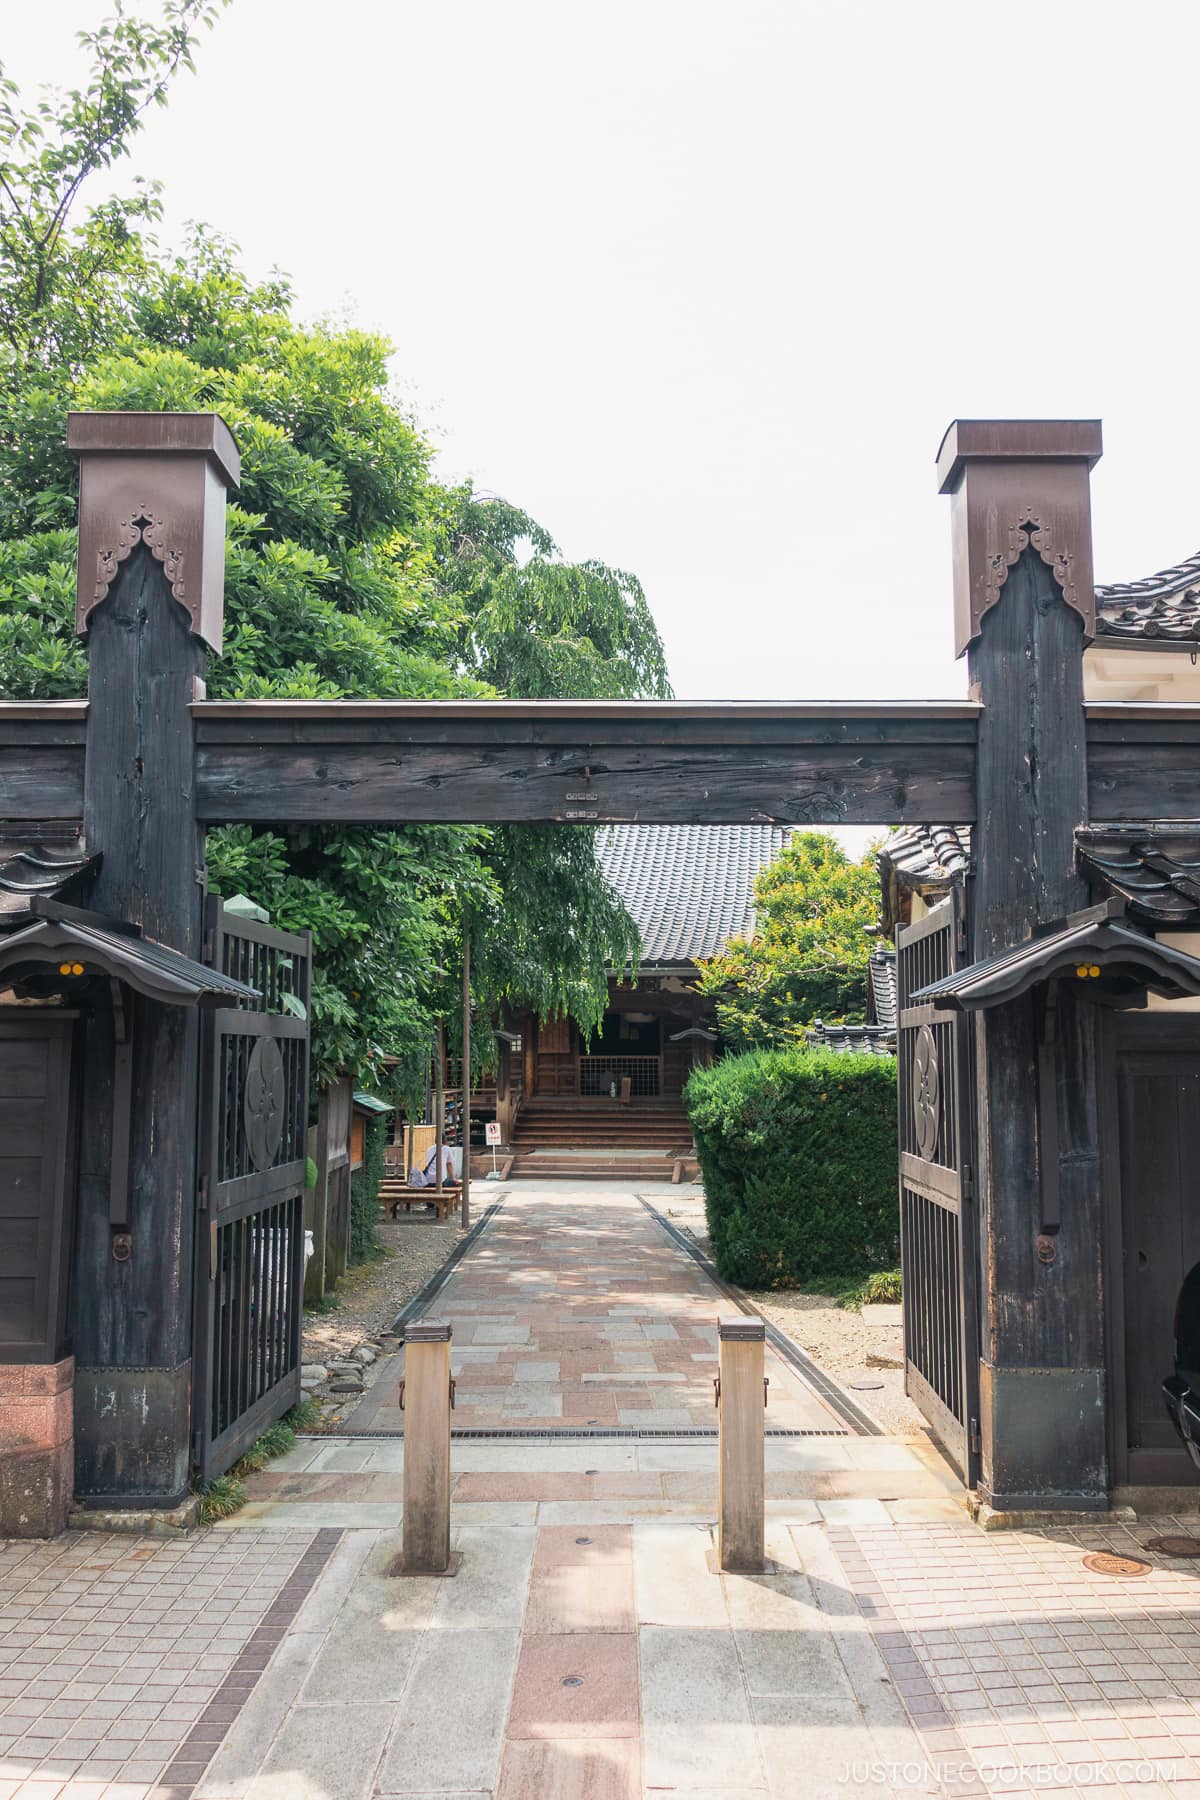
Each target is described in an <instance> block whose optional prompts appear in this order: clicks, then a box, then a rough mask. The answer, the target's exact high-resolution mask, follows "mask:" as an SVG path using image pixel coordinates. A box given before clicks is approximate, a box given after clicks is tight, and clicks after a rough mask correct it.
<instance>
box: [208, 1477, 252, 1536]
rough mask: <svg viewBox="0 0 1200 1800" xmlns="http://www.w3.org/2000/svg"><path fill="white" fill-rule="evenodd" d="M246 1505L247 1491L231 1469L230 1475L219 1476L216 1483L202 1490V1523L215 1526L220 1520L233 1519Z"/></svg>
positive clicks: (210, 1483)
mask: <svg viewBox="0 0 1200 1800" xmlns="http://www.w3.org/2000/svg"><path fill="white" fill-rule="evenodd" d="M245 1504H246V1490H245V1488H244V1487H243V1486H242V1483H241V1482H240V1480H239V1479H238V1477H237V1475H236V1473H235V1472H234V1471H233V1470H232V1469H231V1470H230V1471H229V1473H228V1475H218V1476H217V1478H216V1480H215V1481H210V1482H209V1484H208V1486H207V1487H204V1488H201V1489H200V1523H201V1525H215V1524H216V1522H217V1520H218V1519H228V1518H230V1517H232V1515H233V1514H234V1513H235V1512H239V1511H240V1510H241V1508H242V1507H243V1506H245Z"/></svg>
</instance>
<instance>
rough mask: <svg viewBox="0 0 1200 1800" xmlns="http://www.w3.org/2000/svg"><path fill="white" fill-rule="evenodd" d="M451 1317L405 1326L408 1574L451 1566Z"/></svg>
mask: <svg viewBox="0 0 1200 1800" xmlns="http://www.w3.org/2000/svg"><path fill="white" fill-rule="evenodd" d="M451 1331H452V1328H451V1325H450V1322H449V1320H448V1319H418V1320H416V1321H415V1323H414V1324H412V1325H406V1326H405V1328H404V1386H403V1391H402V1393H401V1396H400V1404H401V1406H402V1407H403V1408H404V1529H403V1544H402V1547H401V1551H400V1569H401V1571H402V1572H403V1573H404V1574H405V1575H445V1574H446V1573H447V1571H448V1570H449V1568H450V1560H451V1559H450V1405H451V1381H450V1338H451Z"/></svg>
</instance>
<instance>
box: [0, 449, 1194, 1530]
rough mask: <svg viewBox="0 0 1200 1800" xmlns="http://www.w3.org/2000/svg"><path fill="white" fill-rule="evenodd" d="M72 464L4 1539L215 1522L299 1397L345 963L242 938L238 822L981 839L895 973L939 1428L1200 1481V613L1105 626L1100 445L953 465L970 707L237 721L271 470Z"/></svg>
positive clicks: (371, 709) (998, 454) (1065, 1480)
mask: <svg viewBox="0 0 1200 1800" xmlns="http://www.w3.org/2000/svg"><path fill="white" fill-rule="evenodd" d="M70 442H71V444H72V446H73V448H74V449H75V451H76V453H77V454H78V456H79V459H80V464H81V493H80V543H79V606H78V623H79V628H80V630H81V632H83V633H84V634H85V635H86V638H87V646H88V658H89V693H88V698H87V700H86V702H84V701H79V702H75V701H70V702H58V703H48V704H31V703H22V702H7V703H0V845H2V846H3V851H2V853H0V892H4V893H7V894H9V895H10V896H11V895H12V894H14V893H16V895H17V901H16V903H15V904H13V905H11V906H10V905H9V904H8V901H4V902H0V913H2V914H3V916H4V917H5V918H6V920H7V923H6V925H5V927H4V928H3V934H2V935H0V992H2V993H3V995H4V996H5V1000H4V1004H3V1005H0V1127H2V1130H0V1247H2V1251H3V1254H2V1255H0V1468H2V1470H3V1475H2V1478H0V1530H7V1531H18V1532H33V1531H47V1530H53V1529H55V1528H57V1527H58V1526H59V1525H61V1523H62V1521H63V1518H64V1517H65V1515H66V1510H67V1507H68V1506H69V1504H70V1503H71V1499H72V1495H73V1494H74V1496H75V1498H76V1501H77V1503H78V1504H82V1505H85V1506H91V1507H104V1506H108V1507H113V1506H116V1507H124V1508H146V1507H153V1508H159V1509H162V1508H170V1507H172V1506H176V1505H178V1504H179V1502H180V1501H181V1500H183V1499H184V1498H185V1497H186V1494H187V1491H188V1486H189V1482H190V1480H191V1479H192V1476H193V1474H194V1472H195V1471H196V1470H200V1471H202V1472H207V1473H211V1472H213V1471H214V1470H216V1469H218V1468H220V1467H221V1466H227V1464H228V1462H229V1461H231V1460H232V1458H233V1456H234V1455H236V1453H237V1449H238V1447H239V1446H240V1445H241V1444H242V1443H243V1442H245V1441H247V1434H250V1435H253V1433H254V1432H256V1431H257V1430H260V1429H261V1427H262V1424H263V1423H264V1422H265V1421H266V1420H267V1419H268V1418H270V1417H273V1416H276V1415H277V1414H278V1412H280V1411H282V1410H283V1408H284V1407H285V1406H286V1405H287V1404H288V1403H289V1401H290V1399H291V1398H292V1397H293V1395H294V1393H295V1391H296V1383H297V1375H298V1351H299V1297H300V1286H301V1282H302V1276H303V1263H302V1243H301V1238H302V1215H301V1210H300V1209H301V1204H302V1193H303V1181H304V1127H305V1125H306V1122H307V1026H306V1018H307V1010H306V1009H307V991H308V988H307V984H308V980H309V971H308V946H307V943H306V942H305V941H304V940H303V939H301V938H287V937H285V936H284V934H282V933H275V932H273V931H272V930H271V928H270V927H267V926H263V925H261V924H255V923H253V922H251V921H246V920H234V919H231V918H230V917H229V916H228V915H227V914H226V913H225V911H224V909H222V908H221V906H220V903H219V901H217V900H216V899H215V897H212V896H208V895H207V894H206V881H205V869H204V833H205V828H206V826H208V825H209V824H214V823H219V822H223V821H230V822H232V821H250V822H261V823H264V824H276V825H281V826H284V825H287V824H289V823H301V824H303V823H317V822H321V821H323V820H326V821H334V820H336V821H338V822H340V823H349V822H363V823H371V822H383V823H404V822H408V821H419V820H433V821H439V820H440V821H446V822H453V821H470V822H490V821H496V822H517V821H525V820H528V821H531V822H541V823H555V822H562V823H578V822H580V821H581V820H588V821H591V822H594V823H595V824H597V825H623V824H636V825H646V824H656V825H667V826H676V825H714V824H718V825H747V824H749V825H756V824H766V825H769V826H771V827H781V828H782V827H786V826H789V825H791V826H795V825H811V824H832V825H841V824H900V825H903V826H906V827H909V826H911V827H922V828H924V827H928V828H933V829H937V830H939V831H947V830H950V829H951V828H955V829H957V828H963V827H967V828H970V838H969V847H968V848H967V850H966V853H965V856H964V858H963V859H962V861H961V863H960V866H958V867H956V868H954V869H953V870H951V871H949V876H950V879H949V882H948V885H947V887H946V891H945V892H944V893H943V895H942V896H941V897H940V899H939V898H938V897H937V896H931V897H932V898H933V899H934V901H935V903H934V904H932V905H927V907H926V910H925V912H924V913H923V915H921V916H917V912H916V909H915V908H910V909H909V915H908V918H907V922H906V923H904V924H903V925H902V927H901V928H900V929H899V930H898V932H897V946H896V948H897V1020H896V1030H897V1034H898V1041H899V1061H900V1075H901V1085H900V1094H901V1097H900V1117H899V1149H898V1160H899V1171H900V1204H901V1223H902V1234H903V1245H904V1260H905V1288H906V1303H905V1304H906V1335H907V1344H906V1351H907V1361H908V1376H909V1386H910V1391H911V1392H912V1393H913V1394H914V1396H915V1397H916V1398H917V1400H918V1402H919V1403H920V1404H921V1406H922V1408H923V1409H924V1411H925V1413H926V1416H927V1417H928V1419H929V1421H930V1424H931V1426H932V1428H933V1429H934V1431H935V1432H936V1433H937V1435H938V1437H939V1438H940V1440H941V1442H942V1443H943V1444H944V1445H945V1447H946V1450H947V1454H948V1455H950V1456H951V1457H952V1458H953V1459H954V1461H955V1462H956V1464H957V1466H958V1467H959V1469H960V1470H961V1473H962V1476H963V1479H964V1482H965V1483H966V1484H967V1485H968V1486H969V1487H970V1488H972V1489H973V1490H974V1491H975V1492H976V1493H977V1494H978V1496H979V1498H980V1500H981V1502H982V1503H984V1504H986V1505H988V1506H990V1507H992V1508H994V1509H995V1510H997V1511H999V1512H1019V1511H1021V1510H1022V1509H1025V1508H1028V1507H1039V1508H1058V1509H1068V1510H1077V1509H1080V1508H1085V1509H1092V1510H1096V1509H1103V1508H1104V1507H1106V1506H1107V1505H1108V1504H1109V1502H1110V1499H1111V1498H1112V1496H1113V1495H1114V1494H1120V1492H1121V1491H1122V1489H1123V1488H1124V1487H1125V1486H1127V1485H1128V1484H1135V1485H1137V1484H1141V1485H1145V1484H1151V1485H1159V1486H1163V1485H1166V1486H1172V1487H1173V1486H1180V1485H1183V1484H1184V1483H1188V1484H1190V1483H1191V1482H1192V1480H1193V1471H1192V1470H1191V1466H1190V1464H1188V1463H1187V1461H1186V1459H1185V1458H1184V1456H1183V1453H1182V1451H1179V1450H1177V1448H1176V1446H1175V1444H1174V1443H1173V1441H1172V1440H1171V1438H1170V1435H1169V1432H1168V1431H1167V1429H1166V1428H1165V1422H1164V1418H1163V1416H1162V1415H1161V1414H1160V1413H1159V1411H1158V1410H1157V1408H1156V1405H1155V1396H1154V1393H1153V1391H1152V1390H1153V1384H1154V1381H1155V1380H1156V1379H1157V1378H1158V1377H1160V1376H1161V1375H1162V1374H1165V1373H1166V1372H1167V1369H1168V1367H1169V1365H1170V1357H1171V1342H1170V1339H1171V1324H1170V1313H1171V1309H1172V1306H1173V1299H1174V1292H1175V1291H1176V1289H1177V1286H1178V1283H1179V1282H1180V1281H1181V1280H1182V1277H1183V1275H1184V1274H1185V1273H1186V1270H1187V1268H1188V1267H1189V1266H1190V1265H1191V1263H1192V1262H1194V1261H1196V1260H1200V1203H1198V1199H1197V1192H1196V1186H1195V1177H1194V1170H1195V1168H1196V1166H1197V1164H1196V1158H1195V1156H1194V1155H1193V1154H1192V1151H1193V1148H1194V1146H1193V1137H1194V1135H1195V1133H1196V1131H1197V1129H1198V1127H1197V1124H1196V1121H1197V1118H1200V1109H1198V1108H1197V1107H1196V1105H1195V1098H1196V1096H1197V1094H1200V1014H1198V1013H1197V1012H1196V1010H1195V1005H1194V1003H1195V1002H1196V1000H1197V999H1198V998H1200V957H1197V956H1196V955H1195V954H1193V950H1194V949H1195V947H1196V946H1195V945H1194V943H1193V942H1192V938H1191V935H1190V934H1191V930H1192V927H1193V924H1194V923H1197V922H1200V919H1198V918H1197V915H1196V914H1195V913H1194V911H1193V909H1194V908H1195V907H1196V905H1197V901H1198V899H1200V887H1198V886H1197V875H1196V871H1197V869H1198V868H1200V696H1197V694H1196V693H1195V691H1194V689H1193V688H1192V687H1191V686H1190V685H1189V682H1188V679H1187V670H1186V669H1185V668H1184V663H1185V661H1187V660H1188V659H1189V658H1190V655H1191V645H1192V643H1193V642H1198V641H1200V638H1198V637H1197V632H1196V627H1195V625H1194V624H1193V617H1194V611H1193V609H1194V608H1195V606H1196V600H1197V597H1198V596H1200V587H1197V588H1196V589H1195V590H1194V589H1193V586H1192V583H1193V579H1194V577H1195V575H1196V571H1195V570H1193V569H1191V568H1190V567H1183V568H1181V569H1180V570H1176V571H1172V572H1169V573H1168V575H1166V576H1164V577H1161V578H1156V580H1155V581H1151V582H1149V583H1134V584H1131V586H1130V587H1129V588H1128V589H1124V590H1114V589H1100V590H1099V591H1098V590H1097V589H1096V587H1095V584H1094V580H1093V572H1092V547H1091V524H1090V498H1089V474H1090V470H1091V468H1092V466H1093V464H1094V463H1095V461H1096V459H1097V458H1098V456H1099V455H1100V448H1101V445H1100V429H1099V426H1098V424H1097V423H1095V422H1094V421H1086V420H1083V421H1080V420H1073V421H1035V422H1028V421H992V422H980V421H970V420H966V421H959V422H958V423H957V424H956V425H955V426H952V427H951V429H950V431H949V432H948V433H947V436H946V439H945V441H944V443H943V445H942V448H941V451H940V453H939V459H938V477H939V482H940V485H941V488H942V491H943V492H944V493H945V494H946V495H947V496H948V497H949V501H950V511H951V519H952V538H953V566H954V590H955V630H956V639H957V647H958V650H959V652H960V654H961V655H962V656H964V657H965V659H966V663H967V686H968V692H969V696H970V697H969V698H968V699H966V700H964V701H961V702H928V703H911V702H908V703H901V702H897V703H889V702H886V701H852V702H844V703H832V702H830V703H816V704H809V703H804V702H765V703H761V704H760V703H750V702H747V703H717V702H712V703H709V702H682V701H677V702H657V701H654V702H609V701H564V702H558V701H542V702H522V701H492V702H488V701H449V702H411V701H402V702H401V701H343V702H325V701H322V702H293V701H255V702H212V701H208V700H206V698H205V693H204V670H205V664H206V660H207V659H208V658H209V657H218V656H219V655H220V653H221V635H222V554H223V509H224V500H225V493H226V491H227V489H229V488H230V487H234V486H236V483H237V480H238V461H237V450H236V446H235V445H234V443H233V440H232V438H231V436H230V434H229V433H228V431H227V430H226V429H225V427H224V426H223V425H222V423H221V421H220V420H218V419H215V418H213V417H211V416H208V415H182V416H174V415H127V414H115V415H107V414H95V415H83V416H79V417H76V418H74V419H73V420H72V422H71V427H70ZM867 486H868V489H869V471H868V482H867ZM1113 622H1115V626H1116V627H1119V628H1113ZM1138 639H1144V640H1145V642H1146V643H1149V644H1150V645H1151V646H1152V648H1151V649H1149V650H1148V649H1146V648H1144V647H1143V648H1141V649H1134V648H1131V652H1130V654H1131V656H1134V657H1136V656H1139V655H1140V656H1142V657H1144V658H1145V664H1144V667H1145V669H1146V671H1147V674H1146V677H1145V679H1144V680H1141V681H1139V679H1138V678H1137V677H1136V676H1132V677H1131V676H1129V675H1128V674H1120V673H1118V674H1117V675H1114V674H1113V673H1112V666H1111V658H1112V655H1113V654H1114V642H1116V641H1118V640H1119V641H1120V642H1122V643H1129V644H1130V645H1131V646H1132V644H1133V643H1134V642H1135V640H1138ZM1174 643H1179V644H1182V645H1183V646H1184V649H1183V651H1180V652H1178V653H1175V652H1172V651H1171V650H1170V649H1169V648H1168V646H1169V645H1171V644H1174ZM1164 655H1165V656H1172V655H1175V656H1176V657H1177V664H1178V666H1177V667H1176V665H1175V664H1172V665H1171V667H1170V668H1169V669H1168V670H1166V671H1165V672H1164V671H1163V670H1162V669H1160V668H1158V667H1157V663H1158V662H1161V660H1162V657H1163V656H1164ZM1089 658H1090V659H1091V660H1092V662H1104V661H1105V659H1107V661H1108V664H1109V673H1108V674H1107V675H1105V676H1103V679H1104V680H1107V681H1109V683H1110V686H1109V688H1108V690H1107V692H1103V691H1101V690H1099V689H1093V690H1092V692H1093V695H1095V696H1096V697H1089V688H1088V679H1087V675H1086V670H1087V667H1088V659H1089ZM1141 666H1143V665H1139V667H1141ZM1168 676H1170V680H1167V677H1168ZM1176 676H1178V677H1179V680H1178V681H1176V680H1175V677H1176ZM1099 678H1100V677H1098V679H1099ZM1163 682H1165V683H1166V685H1165V686H1160V685H1157V684H1159V683H1163ZM1114 683H1115V685H1116V688H1117V689H1121V688H1122V683H1124V684H1125V685H1126V687H1127V688H1128V691H1124V690H1122V691H1119V692H1114V687H1113V684H1114ZM1176 694H1178V695H1179V696H1180V697H1178V698H1176V697H1174V696H1175V695H1176ZM1164 695H1165V697H1163V696H1164ZM962 841H963V840H960V843H961V842H962ZM6 907H7V912H6V913H5V912H4V908H6ZM643 998H644V999H645V1004H635V1006H634V1007H633V1008H632V1009H629V1010H632V1011H636V1012H647V1013H653V1012H654V1008H653V1007H652V1006H651V1005H650V1003H649V999H648V998H647V997H645V996H644V997H643ZM620 1012H621V1009H620V1008H616V1007H614V1013H615V1014H616V1015H617V1016H618V1019H619V1016H620ZM625 1017H626V1021H627V1023H629V1022H632V1023H636V1022H637V1021H629V1020H628V1012H626V1014H625ZM619 1029H620V1027H619V1024H618V1030H619ZM620 1041H621V1042H622V1043H623V1044H628V1042H629V1040H627V1039H622V1040H620ZM639 1041H640V1040H639ZM571 1053H572V1050H571V1047H570V1046H567V1047H565V1048H564V1049H563V1050H556V1049H554V1048H553V1046H552V1042H551V1043H550V1044H547V1043H546V1042H544V1041H539V1042H535V1055H537V1056H538V1057H539V1058H540V1057H541V1056H543V1055H544V1056H545V1057H546V1058H547V1059H550V1058H553V1057H555V1056H560V1055H567V1056H569V1055H570V1054H571ZM545 1075H546V1080H547V1082H549V1081H550V1079H551V1068H550V1063H549V1061H547V1064H546V1070H545ZM560 1078H561V1070H559V1071H558V1072H557V1073H555V1075H554V1076H553V1079H555V1080H558V1079H560ZM575 1078H576V1079H578V1080H579V1081H580V1082H582V1080H583V1076H582V1074H579V1075H577V1076H576V1077H575ZM535 1079H540V1071H539V1070H535ZM661 1079H662V1080H663V1081H664V1082H665V1081H666V1080H667V1079H668V1077H667V1075H666V1073H665V1065H664V1072H663V1075H662V1076H661ZM610 1097H611V1096H610Z"/></svg>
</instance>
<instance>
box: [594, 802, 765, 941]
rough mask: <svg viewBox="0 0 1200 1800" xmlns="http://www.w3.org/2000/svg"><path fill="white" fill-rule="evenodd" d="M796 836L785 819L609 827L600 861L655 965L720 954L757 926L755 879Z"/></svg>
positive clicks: (600, 839)
mask: <svg viewBox="0 0 1200 1800" xmlns="http://www.w3.org/2000/svg"><path fill="white" fill-rule="evenodd" d="M791 835H792V833H791V828H790V827H789V826H783V825H604V826H601V828H600V829H599V830H598V831H597V833H596V855H597V857H598V859H599V862H600V867H601V869H602V870H603V872H604V874H605V876H606V877H607V879H608V881H609V882H610V883H611V885H612V886H613V887H614V888H615V889H616V890H617V893H618V894H620V896H621V899H622V900H623V901H624V902H625V905H626V907H627V909H628V911H629V913H630V914H631V916H632V917H633V919H634V921H635V923H636V925H637V928H638V930H639V931H640V932H641V934H642V960H643V962H644V963H645V964H646V965H647V966H650V967H653V966H656V965H657V966H663V965H668V964H688V963H694V962H697V961H699V960H700V958H702V957H706V956H715V955H716V954H717V952H718V951H719V950H720V949H722V947H723V946H724V945H725V944H727V943H728V941H729V939H730V938H734V937H747V936H749V934H750V933H751V932H752V931H753V929H754V878H755V876H756V875H757V874H758V872H759V870H760V869H761V868H763V866H764V865H765V864H766V863H769V862H772V861H773V860H774V859H775V857H777V856H778V855H779V852H780V851H781V850H782V849H783V847H784V845H785V844H786V843H787V841H788V839H789V838H790V836H791Z"/></svg>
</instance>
